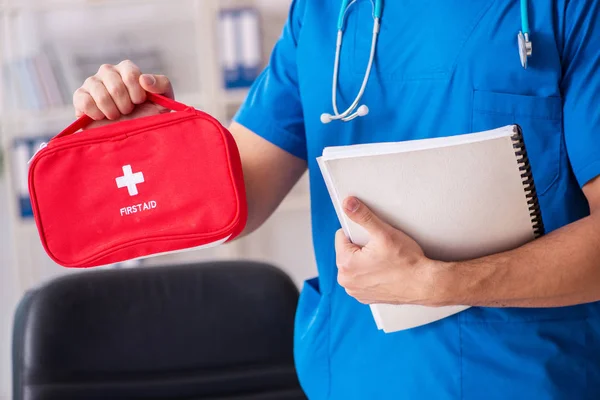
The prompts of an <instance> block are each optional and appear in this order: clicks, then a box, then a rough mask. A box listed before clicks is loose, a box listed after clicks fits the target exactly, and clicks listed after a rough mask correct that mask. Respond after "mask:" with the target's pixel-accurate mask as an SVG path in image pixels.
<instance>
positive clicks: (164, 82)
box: [139, 74, 174, 99]
mask: <svg viewBox="0 0 600 400" xmlns="http://www.w3.org/2000/svg"><path fill="white" fill-rule="evenodd" d="M139 82H140V85H141V86H142V88H143V89H144V90H146V91H148V92H150V93H158V94H162V95H165V96H167V97H169V98H171V99H172V98H174V94H173V85H171V81H169V78H167V77H166V76H164V75H150V74H143V75H142V76H141V77H140V79H139Z"/></svg>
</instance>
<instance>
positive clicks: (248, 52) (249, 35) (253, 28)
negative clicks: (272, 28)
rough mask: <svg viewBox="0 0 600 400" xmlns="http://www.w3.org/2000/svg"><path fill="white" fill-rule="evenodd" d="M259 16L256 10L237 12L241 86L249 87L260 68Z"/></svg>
mask: <svg viewBox="0 0 600 400" xmlns="http://www.w3.org/2000/svg"><path fill="white" fill-rule="evenodd" d="M259 18H260V16H259V13H258V11H257V10H256V9H252V8H246V9H242V10H240V11H239V12H238V18H237V21H238V23H237V26H238V44H239V46H240V48H239V52H240V54H241V58H240V75H241V80H242V85H243V86H250V85H252V83H253V82H254V80H255V79H256V78H257V77H258V74H259V72H260V67H261V60H262V56H261V35H260V19H259Z"/></svg>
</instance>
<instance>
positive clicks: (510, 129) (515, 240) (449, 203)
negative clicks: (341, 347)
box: [317, 125, 544, 333]
mask: <svg viewBox="0 0 600 400" xmlns="http://www.w3.org/2000/svg"><path fill="white" fill-rule="evenodd" d="M317 161H318V163H319V166H320V168H321V172H322V174H323V177H324V180H325V183H326V185H327V188H328V190H329V194H330V196H331V199H332V202H333V205H334V208H335V210H336V212H337V215H338V218H339V220H340V223H341V226H342V228H343V230H344V232H345V234H346V235H347V236H348V237H349V238H350V240H351V241H352V242H354V243H356V244H359V245H365V244H366V243H367V242H368V241H369V235H368V233H367V232H366V231H365V230H364V229H363V228H362V227H361V226H360V225H358V224H356V223H354V222H352V221H351V220H350V219H348V218H347V217H346V216H345V214H344V213H343V211H342V206H341V204H342V202H343V200H344V199H345V198H346V197H348V196H356V197H358V198H359V199H361V200H362V201H363V202H364V203H365V204H367V205H368V206H369V207H370V208H371V209H372V210H373V211H374V212H375V213H377V215H379V216H380V217H381V218H382V219H384V220H385V221H387V222H388V223H390V224H391V225H393V226H395V227H396V228H398V229H400V230H402V231H403V232H405V233H407V234H408V235H409V236H411V237H412V238H413V239H414V240H416V241H417V243H419V244H420V245H421V246H422V248H423V250H424V251H425V253H426V255H427V256H428V257H430V258H432V259H437V260H441V261H460V260H467V259H473V258H478V257H481V256H485V255H489V254H494V253H498V252H502V251H506V250H510V249H513V248H516V247H519V246H521V245H523V244H525V243H527V242H529V241H532V240H534V239H535V238H537V237H539V236H541V235H542V234H543V233H544V226H543V221H542V218H541V213H540V208H539V203H538V198H537V194H536V190H535V183H534V180H533V176H532V173H531V168H530V166H529V161H528V158H527V152H526V149H525V145H524V141H523V135H522V132H521V128H520V127H519V126H517V125H511V126H506V127H502V128H498V129H494V130H490V131H485V132H476V133H470V134H464V135H457V136H451V137H443V138H434V139H424V140H414V141H405V142H398V143H374V144H365V145H353V146H340V147H328V148H325V149H324V151H323V155H322V157H319V158H318V159H317ZM467 308H468V307H466V306H460V305H457V306H449V307H440V308H430V307H424V306H414V305H389V304H383V305H381V304H379V305H373V306H371V311H372V313H373V317H374V319H375V322H376V324H377V327H378V328H379V329H381V330H383V331H384V332H387V333H389V332H395V331H399V330H405V329H411V328H415V327H418V326H421V325H425V324H429V323H433V322H435V321H438V320H440V319H443V318H446V317H449V316H451V315H454V314H456V313H459V312H461V311H464V310H466V309H467Z"/></svg>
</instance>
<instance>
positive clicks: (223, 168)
mask: <svg viewBox="0 0 600 400" xmlns="http://www.w3.org/2000/svg"><path fill="white" fill-rule="evenodd" d="M148 100H150V101H152V102H154V103H156V104H158V105H161V106H163V107H166V108H167V109H170V110H172V111H175V112H170V113H164V114H159V115H155V116H150V117H144V118H139V119H134V120H129V121H123V122H118V123H114V124H110V125H106V126H103V127H99V128H94V129H90V130H86V131H83V132H80V133H76V132H77V131H78V130H79V129H81V128H84V127H85V126H86V125H88V124H89V123H91V122H92V120H91V119H90V118H89V117H87V116H84V117H82V118H80V119H79V120H77V121H76V122H74V123H73V124H72V125H71V126H69V127H68V128H67V129H65V130H64V131H63V132H61V133H60V134H58V135H57V136H56V137H54V138H53V139H52V140H50V141H49V142H48V144H47V146H46V147H44V148H43V149H41V150H40V151H38V153H36V155H35V156H34V157H33V159H32V160H31V163H30V167H29V192H30V197H31V203H32V206H33V212H34V217H35V222H36V225H37V229H38V232H39V235H40V238H41V241H42V244H43V246H44V248H45V250H46V252H47V253H48V255H49V256H50V257H51V258H52V259H53V260H54V261H55V262H57V263H58V264H60V265H62V266H65V267H79V268H84V267H95V266H100V265H107V264H112V263H116V262H121V261H126V260H131V259H136V258H142V257H146V256H150V255H156V254H161V253H166V252H173V251H180V250H186V249H191V248H203V247H210V246H216V245H219V244H222V243H225V242H227V241H230V240H232V239H233V238H235V237H236V236H237V235H239V234H240V233H241V231H242V230H243V228H244V226H245V224H246V218H247V207H246V193H245V188H244V180H243V174H242V166H241V162H240V156H239V153H238V149H237V146H236V144H235V141H234V139H233V137H232V135H231V133H229V131H227V129H225V128H224V127H223V126H222V125H221V124H220V123H219V122H218V121H217V120H216V119H214V118H213V117H211V116H210V115H208V114H206V113H204V112H201V111H198V110H195V109H194V108H192V107H188V106H186V105H184V104H181V103H178V102H176V101H174V100H171V99H168V98H166V97H163V96H159V95H153V94H148Z"/></svg>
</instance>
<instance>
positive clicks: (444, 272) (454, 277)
mask: <svg viewBox="0 0 600 400" xmlns="http://www.w3.org/2000/svg"><path fill="white" fill-rule="evenodd" d="M458 268H459V263H457V262H443V261H434V260H431V262H430V263H429V270H430V277H431V282H432V288H431V297H430V298H431V302H432V303H433V304H434V306H436V307H443V306H451V305H463V304H464V303H465V301H466V299H464V298H461V297H464V296H461V293H463V294H464V291H463V290H461V285H462V284H463V283H464V282H461V276H462V275H461V274H459V273H458V271H459V269H458ZM466 278H467V277H466V276H462V279H466Z"/></svg>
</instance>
